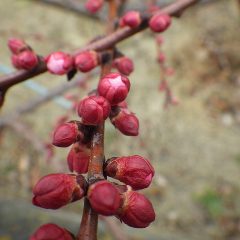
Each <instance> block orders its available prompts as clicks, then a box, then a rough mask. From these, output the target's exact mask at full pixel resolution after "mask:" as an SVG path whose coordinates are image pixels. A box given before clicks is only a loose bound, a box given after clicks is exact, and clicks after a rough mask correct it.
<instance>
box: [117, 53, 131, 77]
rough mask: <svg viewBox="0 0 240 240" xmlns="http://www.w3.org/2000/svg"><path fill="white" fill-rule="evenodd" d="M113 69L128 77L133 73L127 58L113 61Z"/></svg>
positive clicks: (129, 60)
mask: <svg viewBox="0 0 240 240" xmlns="http://www.w3.org/2000/svg"><path fill="white" fill-rule="evenodd" d="M113 64H114V67H116V68H117V70H118V71H119V72H120V73H121V74H123V75H127V76H128V75H130V74H131V73H132V72H133V71H134V64H133V61H132V60H131V59H130V58H128V57H120V58H117V59H115V60H114V63H113Z"/></svg>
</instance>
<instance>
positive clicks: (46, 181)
mask: <svg viewBox="0 0 240 240" xmlns="http://www.w3.org/2000/svg"><path fill="white" fill-rule="evenodd" d="M84 184H85V180H84V177H82V176H81V175H78V176H76V175H73V174H63V173H57V174H49V175H47V176H45V177H43V178H41V179H40V180H39V181H38V183H37V184H36V186H35V187H34V189H33V194H34V197H33V199H32V202H33V204H34V205H36V206H38V207H42V208H47V209H58V208H60V207H62V206H64V205H66V204H68V203H70V202H74V201H77V200H79V199H81V198H82V197H83V196H84Z"/></svg>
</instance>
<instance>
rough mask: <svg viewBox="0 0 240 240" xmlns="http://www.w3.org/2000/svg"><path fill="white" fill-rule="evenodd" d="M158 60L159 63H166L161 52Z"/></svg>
mask: <svg viewBox="0 0 240 240" xmlns="http://www.w3.org/2000/svg"><path fill="white" fill-rule="evenodd" d="M157 60H158V62H159V63H164V62H165V60H166V56H165V54H164V53H162V52H160V53H159V54H158V57H157Z"/></svg>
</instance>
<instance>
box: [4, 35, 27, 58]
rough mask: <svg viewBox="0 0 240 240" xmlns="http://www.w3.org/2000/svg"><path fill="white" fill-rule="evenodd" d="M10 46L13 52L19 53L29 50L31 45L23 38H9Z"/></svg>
mask: <svg viewBox="0 0 240 240" xmlns="http://www.w3.org/2000/svg"><path fill="white" fill-rule="evenodd" d="M8 47H9V49H10V50H11V52H12V53H13V54H19V53H20V52H22V51H25V50H29V46H28V45H27V44H26V43H25V42H24V41H23V40H22V39H17V38H10V39H9V40H8Z"/></svg>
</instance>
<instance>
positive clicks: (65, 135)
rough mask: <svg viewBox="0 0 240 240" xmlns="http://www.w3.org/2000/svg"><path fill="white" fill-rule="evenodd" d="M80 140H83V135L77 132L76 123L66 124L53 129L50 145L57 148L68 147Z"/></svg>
mask: <svg viewBox="0 0 240 240" xmlns="http://www.w3.org/2000/svg"><path fill="white" fill-rule="evenodd" d="M80 139H83V133H82V132H80V131H79V130H78V125H77V123H76V122H68V123H63V124H61V125H59V126H58V127H57V128H56V129H55V131H54V133H53V141H52V144H53V145H54V146H57V147H69V146H70V145H72V144H73V143H74V142H76V141H78V140H80Z"/></svg>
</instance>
